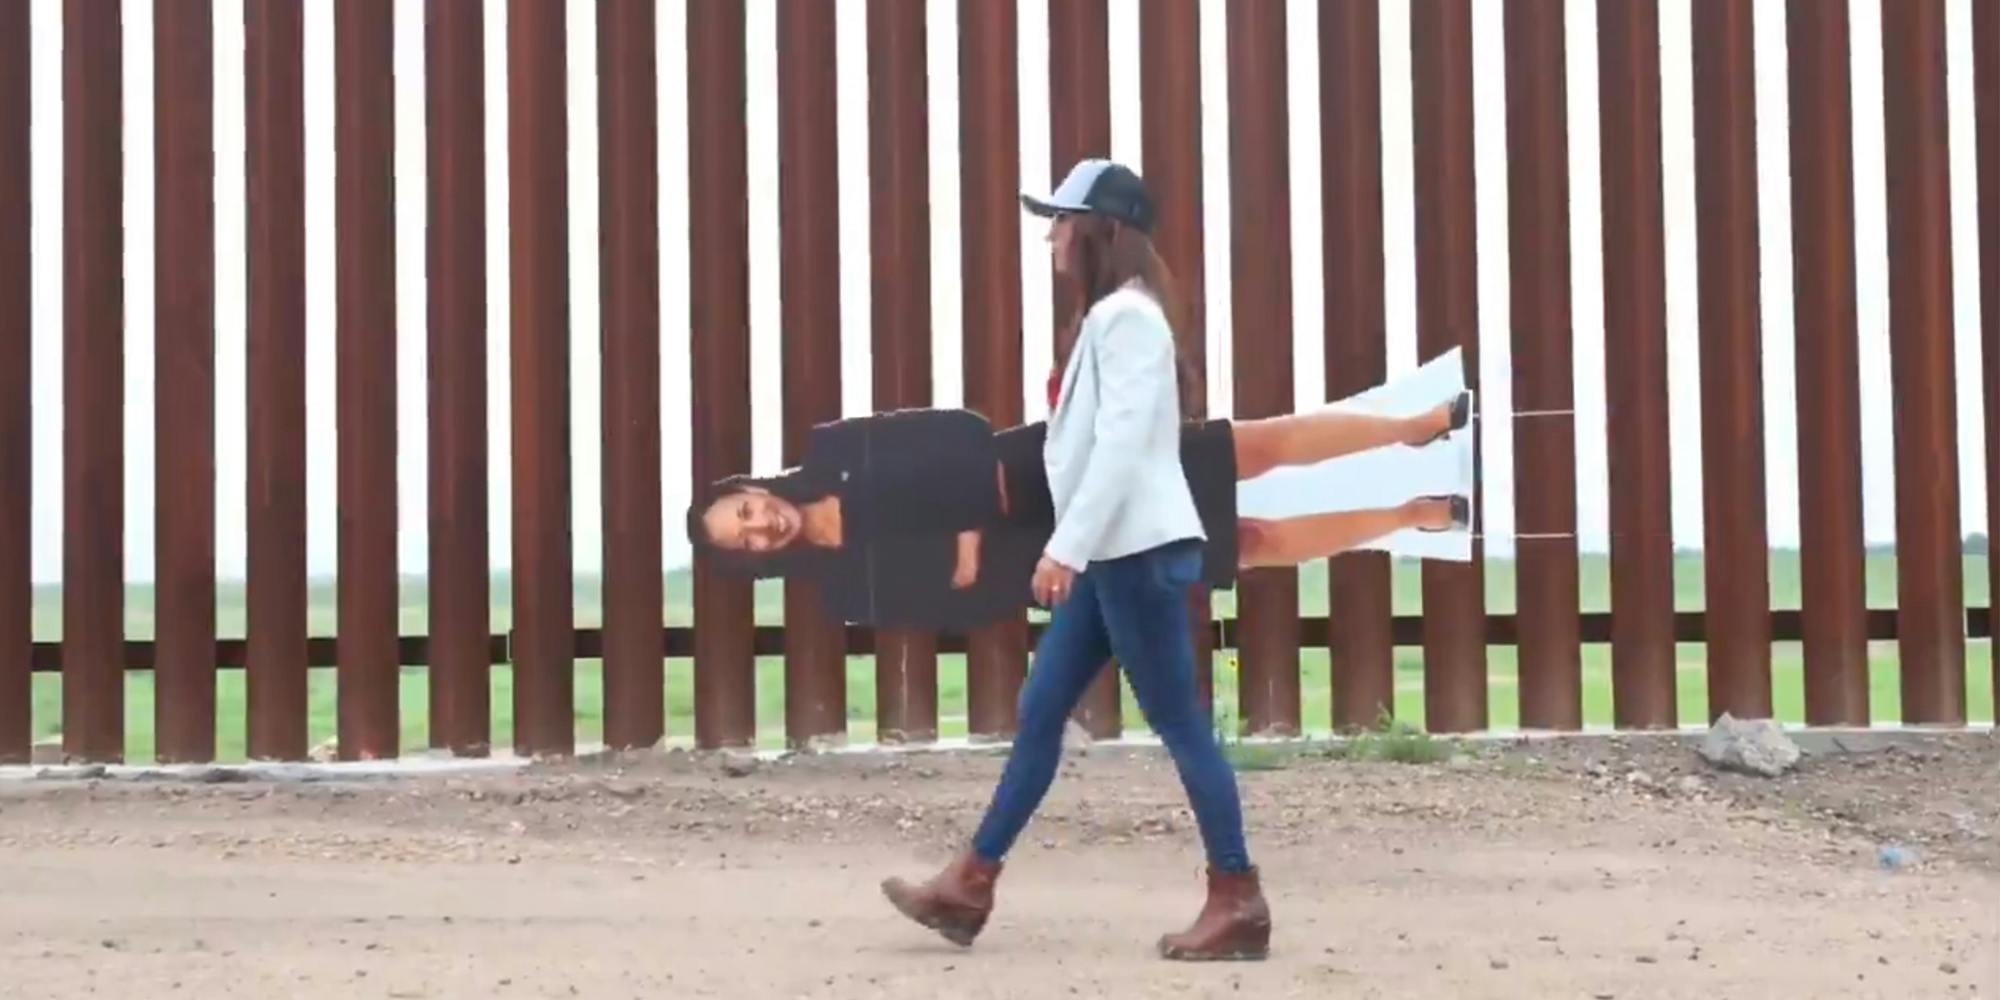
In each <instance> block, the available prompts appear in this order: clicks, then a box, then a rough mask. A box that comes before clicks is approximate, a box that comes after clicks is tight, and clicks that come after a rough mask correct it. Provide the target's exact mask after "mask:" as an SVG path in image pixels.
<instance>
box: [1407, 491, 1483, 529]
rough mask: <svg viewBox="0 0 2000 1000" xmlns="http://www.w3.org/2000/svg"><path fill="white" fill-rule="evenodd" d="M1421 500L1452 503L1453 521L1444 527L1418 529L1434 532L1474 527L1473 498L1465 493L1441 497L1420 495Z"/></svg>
mask: <svg viewBox="0 0 2000 1000" xmlns="http://www.w3.org/2000/svg"><path fill="white" fill-rule="evenodd" d="M1417 499H1419V500H1444V501H1447V502H1449V503H1450V504H1451V523H1450V524H1448V525H1446V526H1444V527H1442V528H1418V529H1417V530H1418V531H1428V532H1432V533H1436V532H1440V531H1464V530H1466V529H1468V528H1471V527H1472V498H1471V497H1468V496H1465V495H1463V494H1458V495H1453V496H1448V497H1440V496H1429V497H1418V498H1417Z"/></svg>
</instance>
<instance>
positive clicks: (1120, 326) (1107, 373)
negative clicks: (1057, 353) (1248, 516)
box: [1042, 287, 1207, 571]
mask: <svg viewBox="0 0 2000 1000" xmlns="http://www.w3.org/2000/svg"><path fill="white" fill-rule="evenodd" d="M1174 369H1175V356H1174V335H1173V328H1172V327H1171V326H1169V325H1168V323H1167V317H1166V314H1165V313H1164V312H1162V311H1161V309H1160V306H1159V303H1158V302H1157V301H1156V300H1155V299H1154V298H1153V297H1152V295H1151V294H1149V293H1148V292H1146V291H1144V290H1142V289H1139V288H1133V287H1126V288H1123V289H1120V290H1118V291H1116V292H1113V293H1111V294H1110V295H1107V296H1105V297H1104V298H1103V299H1100V300H1099V301H1098V302H1097V304H1096V305H1094V306H1092V307H1091V309H1090V311H1089V312H1088V313H1086V314H1085V315H1084V318H1083V327H1082V329H1081V331H1079V333H1078V335H1077V339H1076V346H1075V347H1074V348H1072V349H1071V351H1070V357H1069V363H1068V365H1066V366H1065V367H1064V369H1063V374H1062V390H1061V393H1060V394H1059V396H1058V397H1057V405H1056V409H1055V412H1054V413H1051V414H1049V427H1048V438H1047V443H1046V444H1045V445H1044V447H1043V455H1042V457H1043V461H1044V463H1045V464H1046V466H1047V468H1048V475H1049V494H1050V498H1051V499H1052V500H1053V501H1054V502H1055V514H1056V526H1055V531H1054V533H1052V534H1051V535H1050V537H1049V544H1048V548H1047V550H1046V552H1047V554H1048V556H1049V558H1051V559H1054V560H1055V561H1056V562H1058V563H1061V564H1062V565H1064V566H1067V567H1069V568H1070V569H1073V570H1078V571H1081V570H1084V569H1087V568H1088V567H1089V565H1090V563H1092V562H1096V561H1101V560H1106V559H1117V558H1120V557H1122V556H1128V555H1133V554H1135V553H1138V552H1143V551H1146V550H1148V549H1153V548H1157V547H1159V546H1161V545H1165V544H1167V543H1169V542H1177V541H1182V540H1185V539H1201V540H1205V539H1206V537H1207V536H1206V535H1205V534H1203V532H1202V527H1201V516H1200V515H1199V514H1198V513H1197V512H1196V510H1195V505H1194V496H1193V494H1191V493H1190V492H1189V491H1188V484H1187V477H1186V475H1185V474H1183V473H1182V471H1181V408H1180V393H1179V392H1178V390H1177V388H1176V385H1175V379H1174Z"/></svg>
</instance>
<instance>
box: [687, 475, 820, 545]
mask: <svg viewBox="0 0 2000 1000" xmlns="http://www.w3.org/2000/svg"><path fill="white" fill-rule="evenodd" d="M702 523H703V524H704V525H706V526H707V528H708V537H709V540H710V541H712V542H714V543H715V545H716V547H717V548H723V549H734V550H736V551H739V552H776V551H777V550H779V549H782V548H784V547H785V546H787V545H790V544H791V543H792V541H793V540H794V539H796V538H798V536H799V531H800V530H801V529H802V528H803V526H804V518H803V517H801V516H800V512H799V508H798V507H797V505H795V504H793V503H791V502H790V501H788V500H784V499H781V498H779V497H775V496H772V495H771V494H770V493H767V492H765V491H763V490H760V489H754V488H751V489H745V490H743V491H742V492H739V493H731V494H729V495H727V496H723V497H719V498H717V499H716V501H715V502H714V503H712V504H709V505H708V510H707V511H705V512H703V514H702Z"/></svg>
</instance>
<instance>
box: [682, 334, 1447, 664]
mask: <svg viewBox="0 0 2000 1000" xmlns="http://www.w3.org/2000/svg"><path fill="white" fill-rule="evenodd" d="M1461 358H1462V356H1461V354H1460V353H1459V352H1458V351H1457V350H1453V351H1450V352H1448V353H1446V354H1444V355H1441V356H1439V357H1438V358H1436V359H1433V360H1432V361H1431V362H1429V363H1427V364H1425V365H1424V366H1422V367H1421V368H1419V369H1418V370H1417V371H1416V372H1414V373H1412V374H1411V375H1409V376H1407V377H1405V378H1402V379H1398V380H1396V381H1395V382H1392V383H1389V384H1385V385H1381V386H1377V387H1375V388H1373V389H1370V390H1368V391H1366V392H1363V393H1359V394H1357V395H1355V396H1353V397H1350V398H1348V399H1344V400H1340V401H1337V402H1335V403H1331V404H1328V405H1327V406H1326V407H1324V408H1321V409H1317V410H1313V411H1307V413H1306V414H1305V415H1310V414H1312V413H1320V412H1327V411H1344V412H1355V413H1371V414H1376V415H1383V416H1413V415H1417V414H1421V413H1423V412H1425V411H1428V410H1432V409H1434V408H1436V407H1438V406H1440V405H1441V404H1445V403H1448V402H1450V401H1451V400H1453V399H1455V398H1457V397H1458V396H1459V395H1460V394H1461V393H1462V392H1463V391H1464V386H1465V381H1464V373H1463V367H1462V360H1461ZM1046 431H1047V426H1046V424H1043V423H1040V422H1037V423H1033V424H1027V425H1024V426H1020V427H1010V428H1007V429H1005V430H1001V431H998V432H996V431H994V430H993V428H992V426H991V425H990V424H989V423H988V422H987V421H986V419H985V418H984V417H981V416H979V415H978V414H976V413H972V412H970V411H967V410H899V411H895V412H892V413H880V414H871V415H868V416H864V417H857V418H852V419H848V420H840V421H834V422H832V423H828V424H822V425H820V426H818V427H815V428H814V429H813V432H812V436H811V439H810V441H809V443H808V445H807V449H806V457H805V461H804V462H803V463H801V465H800V466H799V467H797V468H794V469H790V470H787V471H786V472H784V473H782V474H780V475H778V476H775V477H768V478H761V479H753V478H749V477H737V478H735V479H731V480H725V481H723V482H721V483H717V484H715V486H714V487H713V488H712V489H711V491H710V492H709V493H708V494H707V495H706V496H703V497H697V498H696V502H695V504H694V506H693V507H692V509H691V510H690V511H689V518H688V530H689V536H690V538H691V540H693V541H694V542H695V544H696V546H697V549H698V551H702V552H704V553H705V554H706V555H707V556H708V557H709V558H711V559H713V560H716V561H717V562H718V563H719V565H720V568H722V569H723V570H724V571H733V572H736V573H738V574H745V575H754V576H764V577H769V576H782V577H788V578H805V579H810V580H813V581H814V582H816V583H818V584H819V585H820V586H819V593H820V595H821V599H822V601H823V602H824V603H825V606H826V608H827V611H828V612H829V613H830V614H832V615H833V616H835V617H837V618H840V619H841V620H843V621H845V622H848V623H851V624H856V625H868V626H874V627H878V628H912V629H921V630H927V631H943V632H964V631H969V630H971V629H973V628H977V627H979V626H982V625H988V624H993V623H996V622H1000V621H1006V620H1019V618H1020V616H1021V615H1022V613H1023V612H1024V611H1025V610H1026V609H1027V608H1028V607H1030V606H1032V605H1033V604H1034V603H1035V602H1034V598H1033V596H1032V594H1031V592H1030V587H1029V581H1030V579H1031V578H1032V576H1033V574H1034V568H1035V564H1036V562H1037V561H1038V560H1039V559H1040V558H1041V554H1042V550H1043V547H1044V546H1045V545H1046V544H1047V542H1048V538H1049V536H1050V535H1051V534H1052V533H1053V531H1054V528H1055V515H1054V511H1053V506H1052V502H1051V500H1050V497H1049V491H1048V482H1047V479H1046V474H1045V472H1044V470H1043V466H1042V458H1041V452H1042V442H1043V440H1044V436H1045V434H1046ZM1238 433H1239V431H1238V430H1237V428H1236V426H1235V425H1233V424H1232V423H1231V422H1230V421H1227V420H1212V421H1207V422H1203V423H1193V424H1189V425H1187V426H1186V427H1184V428H1183V432H1182V439H1181V464H1182V468H1183V470H1184V472H1185V473H1186V476H1187V482H1188V486H1189V490H1190V492H1191V493H1192V494H1193V496H1194V499H1195V506H1196V509H1197V511H1198V512H1199V514H1200V517H1201V520H1202V525H1203V531H1204V534H1206V535H1207V536H1208V537H1207V542H1206V544H1205V546H1204V549H1203V574H1202V575H1203V582H1204V583H1206V584H1207V585H1209V586H1211V587H1220V588H1226V587H1229V586H1232V585H1233V584H1234V581H1235V578H1236V575H1237V571H1238V565H1239V561H1247V560H1249V559H1250V558H1251V557H1252V556H1253V555H1257V556H1258V557H1259V558H1263V559H1264V560H1265V562H1264V564H1266V565H1269V564H1270V562H1269V559H1270V558H1271V556H1270V553H1271V552H1272V551H1284V552H1291V551H1298V552H1300V553H1301V555H1300V556H1299V558H1298V559H1297V560H1296V562H1303V561H1307V560H1309V559H1319V558H1325V557H1326V556H1329V555H1332V554H1334V552H1336V551H1344V550H1346V549H1351V548H1357V547H1361V548H1373V549H1380V550H1383V551H1387V552H1390V553H1392V554H1395V555H1401V556H1415V557H1420V558H1427V559H1446V560H1453V561H1468V560H1470V558H1471V550H1472V544H1471V529H1470V528H1469V527H1458V528H1451V529H1446V530H1416V529H1414V528H1407V527H1406V528H1401V529H1398V530H1389V531H1387V532H1386V533H1376V534H1374V535H1366V533H1360V534H1357V530H1356V526H1357V525H1360V524H1362V523H1363V522H1364V521H1365V522H1366V523H1367V524H1370V525H1373V524H1379V523H1382V512H1383V511H1385V510H1387V509H1390V508H1397V507H1399V506H1400V505H1403V504H1404V503H1405V502H1406V501H1410V500H1413V499H1417V498H1421V497H1439V496H1446V497H1448V496H1463V497H1470V496H1471V494H1472V489H1473V453H1472V433H1471V428H1470V425H1469V423H1468V425H1467V426H1466V427H1464V428H1463V429H1460V430H1457V431H1454V432H1452V433H1450V434H1448V435H1447V436H1445V437H1444V438H1442V439H1441V440H1437V441H1434V442H1431V443H1428V444H1425V445H1423V446H1421V447H1411V446H1406V445H1401V444H1392V445H1387V446H1384V447H1380V448H1373V449H1369V450H1365V451H1359V452H1354V453H1350V454H1344V455H1339V456H1337V457H1334V458H1329V459H1326V460H1323V461H1317V462H1311V463H1308V464H1294V465H1288V466H1281V467H1279V468H1276V469H1274V470H1272V471H1269V472H1266V473H1264V474H1261V475H1258V476H1256V477H1254V478H1252V479H1249V480H1247V481H1238V479H1237V455H1236V435H1237V434H1238ZM1242 433H1251V432H1249V431H1247V430H1246V431H1243V432H1242ZM1369 512H1373V513H1372V514H1371V513H1369ZM1371 518H1372V519H1371ZM711 519H712V521H713V523H711ZM1343 521H1345V522H1346V523H1345V524H1344V525H1343V524H1342V523H1341V522H1343ZM1329 529H1330V530H1329ZM718 531H720V532H723V533H724V534H723V535H718V534H717V532H718ZM1312 532H1318V534H1311V533H1312ZM1278 534H1285V535H1286V537H1288V538H1293V539H1299V538H1307V537H1311V538H1322V537H1324V538H1338V539H1343V540H1342V541H1340V542H1339V543H1338V544H1337V545H1335V543H1333V542H1326V543H1325V544H1324V545H1322V546H1321V547H1320V548H1319V549H1315V548H1314V547H1313V546H1312V545H1311V544H1304V545H1303V546H1301V545H1299V544H1292V545H1289V546H1286V547H1284V548H1283V549H1282V550H1274V549H1272V548H1271V547H1270V546H1268V545H1263V544H1261V543H1263V542H1265V541H1268V539H1269V538H1271V537H1275V536H1276V535H1278ZM725 536H726V537H725ZM1364 536H1365V537H1364ZM1245 539H1247V540H1248V541H1247V542H1246V541H1245ZM1239 545H1247V546H1250V547H1255V548H1257V549H1258V553H1261V555H1258V553H1250V552H1239ZM1329 546H1331V547H1330V548H1329ZM1296 562H1293V563H1291V564H1296Z"/></svg>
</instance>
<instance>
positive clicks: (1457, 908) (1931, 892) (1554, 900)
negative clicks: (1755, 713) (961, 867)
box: [0, 736, 2000, 1000]
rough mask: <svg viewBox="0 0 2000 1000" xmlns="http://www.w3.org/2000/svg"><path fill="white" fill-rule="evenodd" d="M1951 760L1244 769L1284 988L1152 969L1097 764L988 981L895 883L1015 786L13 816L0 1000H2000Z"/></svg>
mask: <svg viewBox="0 0 2000 1000" xmlns="http://www.w3.org/2000/svg"><path fill="white" fill-rule="evenodd" d="M1927 746H1928V747H1929V749H1924V750H1918V751H1916V752H1910V751H1906V750H1889V751H1882V752H1875V753H1867V754H1853V755H1842V756H1838V757H1809V758H1808V759H1807V761H1806V762H1805V765H1804V766H1803V769H1802V772H1801V773H1799V774H1797V775H1795V776H1793V777H1788V778H1785V779H1780V780H1778V781H1764V780H1761V779H1749V778H1735V777H1726V776H1717V775H1714V774H1712V773H1711V772H1709V771H1708V770H1707V768H1706V767H1705V766H1704V765H1702V764H1701V763H1700V762H1699V761H1698V760H1696V759H1695V758H1694V757H1693V756H1692V754H1691V753H1689V752H1688V751H1687V750H1686V749H1685V748H1684V747H1674V746H1659V745H1647V746H1645V747H1639V746H1627V747H1624V748H1622V749H1621V748H1617V747H1610V746H1606V745H1604V744H1601V743H1598V744H1590V745H1579V746H1576V747H1570V748H1562V749H1558V748H1556V747H1553V746H1551V745H1547V744H1538V745H1531V746H1511V747H1507V748H1495V749H1489V750H1485V751H1481V752H1478V753H1475V754H1473V755H1471V756H1465V757H1461V758H1460V759H1458V760H1456V761H1454V762H1451V763H1448V764H1431V765H1403V764H1389V763H1360V762H1355V761H1350V760H1323V759H1303V758H1302V759H1297V760H1292V761H1289V762H1287V763H1285V764H1284V766H1280V767H1276V768H1274V769H1270V770H1257V771H1250V772H1246V773H1245V774H1244V775H1243V785H1244V791H1245V797H1246V805H1247V808H1248V811H1249V815H1250V817H1251V821H1252V830H1251V837H1252V850H1253V852H1254V853H1255V854H1256V855H1257V858H1258V860H1259V861H1260V863H1261V864H1262V865H1263V866H1264V868H1265V870H1266V872H1267V879H1268V886H1269V891H1270V893H1271V896H1272V905H1273V908H1274V910H1275V912H1276V917H1277V934H1276V940H1275V953H1274V955H1273V957H1272V959H1271V960H1270V961H1268V962H1265V963H1257V964H1236V965H1224V966H1208V967H1188V966H1182V965H1173V964H1168V963H1164V962H1161V961H1159V960H1157V959H1156V958H1154V957H1153V953H1152V951H1151V948H1152V943H1153V940H1154V939H1155V938H1156V937H1157V935H1158V934H1159V933H1160V932H1162V931H1165V930H1169V929H1173V928H1175V927H1176V926H1178V925H1179V924H1180V923H1182V922H1184V921H1185V920H1187V919H1188V918H1190V917H1191V916H1192V915H1193V913H1194V911H1195V908H1196V907H1197V906H1198V905H1199V891H1200V882H1199V866H1200V860H1199V852H1198V848H1197V845H1196V840H1195V834H1194V832H1193V826H1192V822H1191V819H1190V817H1189V815H1188V813H1187V812H1186V810H1185V808H1184V806H1183V804H1182V800H1181V794H1180V789H1179V786H1178V784H1177V783H1176V782H1175V779H1174V777H1173V773H1172V770H1171V767H1170V766H1169V765H1167V764H1166V763H1165V762H1164V759H1163V758H1161V757H1159V756H1157V755H1156V754H1153V753H1146V752H1135V751H1125V750H1114V749H1110V748H1103V747H1100V748H1096V749H1094V750H1092V751H1091V752H1090V753H1089V754H1088V755H1086V756H1084V757H1082V758H1072V759H1071V760H1069V761H1068V762H1066V764H1065V766H1064V774H1063V777H1062V778H1061V779H1060V780H1059V781H1058V782H1057V786H1056V789H1055V791H1054V792H1053V793H1052V795H1051V796H1050V799H1049V801H1048V803H1047V805H1046V806H1045V808H1044V811H1043V813H1042V815H1041V816H1040V818H1039V819H1038V820H1037V822H1036V824H1035V825H1034V826H1033V827H1031V828H1030V830H1029V832H1028V835H1027V836H1026V838H1025V840H1024V842H1023V844H1022V846H1021V849H1020V851H1019V852H1018V854H1017V855H1016V856H1015V857H1014V859H1013V861H1012V862H1011V865H1010V869H1009V871H1008V872H1007V874H1006V876H1005V877H1004V878H1003V880H1002V882H1001V893H1000V895H1001V904H1000V909H999V912H998V913H997V914H996V916H995V918H994V920H993V922H992V923H991V924H989V925H988V929H987V931H986V934H985V935H984V936H983V937H982V938H981V939H980V941H979V942H978V944H977V945H976V946H975V947H973V948H972V949H970V950H961V949H958V948H955V947H953V946H951V945H949V944H946V943H945V942H943V941H941V940H939V939H937V938H934V937H931V936H928V935H927V934H926V933H925V932H923V931H921V930H920V929H918V928H915V927H913V926H910V925H906V924H904V923H902V922H900V918H897V917H895V915H894V914H893V913H892V912H891V911H890V910H889V909H888V907H887V906H886V904H885V903H883V901H882V900H881V898H880V896H879V895H878V892H877V888H876V885H877V882H878V881H879V880H880V879H881V877H882V876H884V875H885V874H889V873H892V872H906V873H912V874H924V873H927V871H928V868H929V866H930V865H932V864H934V863H936V862H937V861H939V860H941V859H942V858H943V857H944V852H945V851H946V850H947V848H948V847H949V846H950V845H952V844H954V843H955V842H957V841H958V840H959V839H960V838H962V837H963V836H964V835H965V834H966V833H967V831H968V830H969V828H970V825H971V824H972V823H973V822H974V821H975V820H976V818H977V813H978V809H979V807H980V806H981V805H982V804H983V803H984V801H985V797H986V795H987V794H988V793H989V791H990V788H991V782H992V779H993V777H994V776H995V775H996V774H997V773H998V766H999V762H998V760H997V758H993V757H962V756H961V757H943V756H928V755H913V756H898V757H883V756H871V757H859V756H817V757H797V758H792V759H790V760H786V761H779V762H765V763H762V764H759V765H757V766H755V767H749V766H746V765H744V764H742V763H740V762H727V761H724V760H721V759H717V758H696V757H692V756H689V755H685V754H668V755H651V756H648V757H646V758H644V759H636V760H627V761H623V762H618V761H610V762H593V763H581V764H571V765H563V766H548V767H542V768H537V769H535V770H533V771H532V772H530V773H527V774H521V775H503V776H491V777H479V778H452V779H436V778H433V779H425V780H422V781H409V780H398V781H371V782H366V783H359V784H342V783H332V782H314V783H303V784H265V783H233V782H222V783H212V784H195V783H187V782H165V781H156V782H127V781H119V782H111V781H103V782H50V781H37V782H25V783H23V782H15V783H5V784H0V901H4V902H3V903H0V970H4V971H0V996H6V997H24V998H29V997H32V998H37V1000H41V998H68V997H107V998H121V1000H123V998H152V997H175V996H190V997H203V998H211V997H224V996H228V997H257V998H276V997H290V998H301V1000H311V998H321V997H338V998H342V1000H354V998H418V997H422V998H443V997H482V998H483V997H497V998H507V997H524V998H525V997H557V998H561V997H573V996H581V997H589V998H626V997H632V998H640V997H644V998H654V997H699V996H708V997H731V998H736V997H743V998H750V997H759V998H761V997H875V996H894V997H924V998H933V997H939V998H942V997H995V998H999V997H1009V998H1012V997H1028V996H1037V997H1050V996H1055V997H1062V996H1075V997H1201V996H1222V997H1235V996H1244V997H1249V996H1257V997H1314V998H1323V997H1535V998H1542V997H1551V998H1555V997H1582V998H1595V997H1611V998H1618V1000H1633V998H1650V997H1701V998H1704V1000H1707V998H1717V997H1767V996H1769V997H1779V996H1782V997H1817V998H1827V997H1896V998H1906V997H2000V843H1996V839H1995V838H1996V835H2000V792H1996V791H1995V789H2000V780H1996V779H2000V741H1996V740H1995V739H1994V738H1993V737H1990V736H1977V737H1967V738H1959V739H1956V740H1951V741H1946V742H1942V743H1934V744H1927ZM746 772H747V773H746ZM1885 845H1893V846H1900V847H1904V848H1907V849H1908V852H1909V856H1910V857H1912V858H1914V859H1915V860H1914V863H1912V864H1909V865H1907V866H1904V867H1900V868H1893V869H1885V868H1884V867H1883V866H1882V865H1881V864H1880V863H1879V851H1880V848H1882V847H1883V846H1885Z"/></svg>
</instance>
